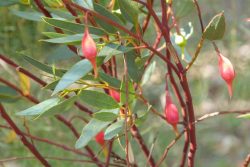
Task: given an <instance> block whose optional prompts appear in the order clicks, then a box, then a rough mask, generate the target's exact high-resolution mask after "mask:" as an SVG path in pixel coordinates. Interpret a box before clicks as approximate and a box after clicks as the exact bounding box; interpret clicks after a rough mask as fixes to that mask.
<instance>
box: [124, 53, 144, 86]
mask: <svg viewBox="0 0 250 167" xmlns="http://www.w3.org/2000/svg"><path fill="white" fill-rule="evenodd" d="M126 58H127V67H128V74H129V76H130V77H131V79H132V80H133V81H135V82H137V83H139V82H140V79H141V76H142V72H143V70H142V68H139V67H138V66H137V64H136V54H135V52H134V51H130V52H128V53H127V56H126Z"/></svg>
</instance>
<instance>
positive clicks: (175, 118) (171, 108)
mask: <svg viewBox="0 0 250 167" xmlns="http://www.w3.org/2000/svg"><path fill="white" fill-rule="evenodd" d="M165 116H166V120H167V122H168V123H169V124H171V125H172V126H173V128H174V131H175V133H176V134H178V129H177V124H178V122H179V113H178V109H177V107H176V106H175V104H174V103H173V102H172V100H171V97H170V95H169V93H168V92H167V94H166V106H165Z"/></svg>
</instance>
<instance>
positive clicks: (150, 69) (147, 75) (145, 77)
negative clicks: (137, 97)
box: [141, 61, 156, 85]
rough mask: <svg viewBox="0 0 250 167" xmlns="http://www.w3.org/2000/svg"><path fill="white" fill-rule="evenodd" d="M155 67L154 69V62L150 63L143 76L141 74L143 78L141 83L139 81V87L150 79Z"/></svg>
mask: <svg viewBox="0 0 250 167" xmlns="http://www.w3.org/2000/svg"><path fill="white" fill-rule="evenodd" d="M155 67H156V62H155V61H154V62H153V63H151V64H150V65H149V66H148V67H147V69H146V70H145V72H144V74H143V78H142V81H141V85H144V84H146V83H147V82H148V81H149V79H150V77H151V76H152V74H153V73H154V70H155Z"/></svg>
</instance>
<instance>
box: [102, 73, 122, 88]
mask: <svg viewBox="0 0 250 167" xmlns="http://www.w3.org/2000/svg"><path fill="white" fill-rule="evenodd" d="M99 77H100V79H101V80H102V81H104V82H107V83H108V84H109V85H110V86H112V87H115V88H120V87H121V81H120V80H118V79H117V78H114V77H112V76H110V75H108V74H106V73H104V72H101V71H100V72H99Z"/></svg>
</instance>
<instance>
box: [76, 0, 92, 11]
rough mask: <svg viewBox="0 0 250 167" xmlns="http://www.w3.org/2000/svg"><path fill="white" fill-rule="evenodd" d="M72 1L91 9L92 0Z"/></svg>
mask: <svg viewBox="0 0 250 167" xmlns="http://www.w3.org/2000/svg"><path fill="white" fill-rule="evenodd" d="M73 2H75V3H77V4H78V5H80V6H82V7H85V8H87V9H91V10H92V9H93V0H73Z"/></svg>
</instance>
